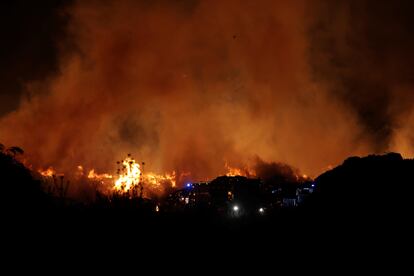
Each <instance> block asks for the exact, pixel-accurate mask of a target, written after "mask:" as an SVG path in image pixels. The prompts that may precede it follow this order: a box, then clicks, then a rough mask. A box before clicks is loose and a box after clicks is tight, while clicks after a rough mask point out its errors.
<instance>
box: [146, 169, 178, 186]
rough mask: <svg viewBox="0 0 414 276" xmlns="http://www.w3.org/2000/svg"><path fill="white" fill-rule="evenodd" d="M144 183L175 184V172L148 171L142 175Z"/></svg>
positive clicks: (157, 184) (156, 184) (154, 184)
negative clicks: (161, 173)
mask: <svg viewBox="0 0 414 276" xmlns="http://www.w3.org/2000/svg"><path fill="white" fill-rule="evenodd" d="M144 181H145V183H148V184H151V185H153V186H159V185H161V184H163V183H171V187H175V186H176V174H175V171H173V172H172V173H171V174H168V173H167V174H165V175H158V174H154V173H148V174H146V175H145V176H144Z"/></svg>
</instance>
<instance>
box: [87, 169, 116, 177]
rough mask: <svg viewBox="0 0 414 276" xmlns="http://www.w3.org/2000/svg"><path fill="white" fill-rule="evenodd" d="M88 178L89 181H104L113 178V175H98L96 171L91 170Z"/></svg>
mask: <svg viewBox="0 0 414 276" xmlns="http://www.w3.org/2000/svg"><path fill="white" fill-rule="evenodd" d="M88 178H89V179H98V180H102V179H108V178H109V179H111V178H113V176H112V175H110V174H109V173H102V174H98V173H96V172H95V170H94V169H92V170H90V171H89V173H88Z"/></svg>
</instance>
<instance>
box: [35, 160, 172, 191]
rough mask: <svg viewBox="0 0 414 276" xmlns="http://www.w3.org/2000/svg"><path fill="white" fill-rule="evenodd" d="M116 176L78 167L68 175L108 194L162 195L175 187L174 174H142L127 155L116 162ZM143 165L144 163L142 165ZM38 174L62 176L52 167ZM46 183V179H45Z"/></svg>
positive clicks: (140, 169) (78, 181) (137, 165)
mask: <svg viewBox="0 0 414 276" xmlns="http://www.w3.org/2000/svg"><path fill="white" fill-rule="evenodd" d="M118 164H119V167H118V172H117V175H115V174H111V173H98V172H97V171H96V170H95V169H91V170H85V169H84V167H83V166H81V165H78V166H77V167H76V169H75V170H74V173H70V172H69V173H68V175H69V176H70V177H72V181H73V180H74V181H75V183H85V181H89V182H91V183H92V182H93V183H95V184H98V186H96V188H97V189H99V190H100V191H101V192H102V191H103V192H104V193H105V194H108V195H109V194H110V193H111V192H117V193H125V194H129V195H130V196H131V197H134V196H141V197H142V196H144V195H145V196H151V195H156V194H160V193H163V192H164V191H165V188H167V187H172V188H174V187H175V186H176V185H177V176H176V172H175V171H173V172H172V173H166V174H156V173H152V172H148V173H145V174H144V173H143V170H142V167H141V165H140V164H139V163H138V162H137V161H136V160H135V159H134V158H132V157H131V155H128V157H127V158H125V159H124V160H123V161H121V162H118ZM142 165H144V163H142ZM38 172H39V174H41V175H42V176H43V177H50V178H51V177H52V176H61V175H62V176H63V174H58V173H57V172H56V170H55V169H54V168H53V167H49V168H47V169H45V170H44V169H39V170H38ZM45 181H46V179H45Z"/></svg>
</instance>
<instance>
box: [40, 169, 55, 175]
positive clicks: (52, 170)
mask: <svg viewBox="0 0 414 276" xmlns="http://www.w3.org/2000/svg"><path fill="white" fill-rule="evenodd" d="M38 172H39V173H40V174H41V175H42V176H44V177H51V176H53V175H56V171H55V170H54V169H53V168H52V167H49V168H47V169H46V170H42V169H40V170H38Z"/></svg>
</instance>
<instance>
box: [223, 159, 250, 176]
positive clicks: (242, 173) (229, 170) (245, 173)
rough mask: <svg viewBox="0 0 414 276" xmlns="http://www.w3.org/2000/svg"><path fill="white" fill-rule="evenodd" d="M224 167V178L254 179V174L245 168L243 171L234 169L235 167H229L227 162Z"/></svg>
mask: <svg viewBox="0 0 414 276" xmlns="http://www.w3.org/2000/svg"><path fill="white" fill-rule="evenodd" d="M225 167H226V169H227V173H226V176H246V177H255V176H256V172H255V171H254V170H252V169H250V168H248V167H247V166H246V167H244V168H243V169H240V168H236V167H230V166H229V164H227V162H226V163H225Z"/></svg>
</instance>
